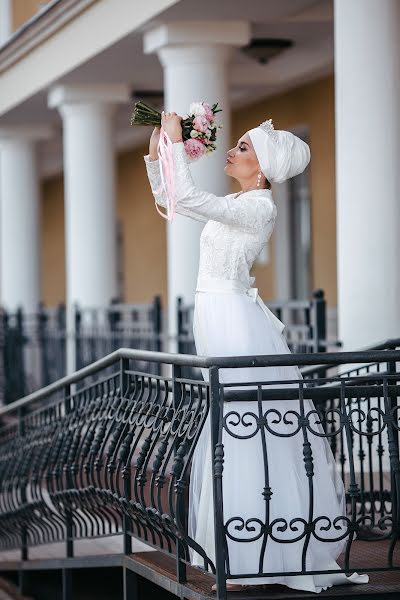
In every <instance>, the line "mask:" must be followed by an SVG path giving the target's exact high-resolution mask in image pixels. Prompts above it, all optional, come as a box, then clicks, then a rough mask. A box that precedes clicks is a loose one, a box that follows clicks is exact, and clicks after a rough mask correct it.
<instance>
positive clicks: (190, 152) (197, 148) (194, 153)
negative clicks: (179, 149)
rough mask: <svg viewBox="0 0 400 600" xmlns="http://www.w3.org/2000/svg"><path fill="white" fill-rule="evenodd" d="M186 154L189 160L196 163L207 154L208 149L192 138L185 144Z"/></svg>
mask: <svg viewBox="0 0 400 600" xmlns="http://www.w3.org/2000/svg"><path fill="white" fill-rule="evenodd" d="M184 146H185V150H186V154H187V156H188V158H189V160H191V161H194V160H197V159H198V158H201V157H202V156H203V154H205V151H206V147H205V146H204V144H202V143H201V142H200V141H199V140H196V139H194V138H193V139H192V138H190V139H189V140H186V141H185V142H184Z"/></svg>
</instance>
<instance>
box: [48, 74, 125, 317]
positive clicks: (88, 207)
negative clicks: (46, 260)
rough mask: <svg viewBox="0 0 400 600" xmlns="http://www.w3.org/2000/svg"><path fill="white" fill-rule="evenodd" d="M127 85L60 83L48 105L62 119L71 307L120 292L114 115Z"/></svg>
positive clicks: (106, 299)
mask: <svg viewBox="0 0 400 600" xmlns="http://www.w3.org/2000/svg"><path fill="white" fill-rule="evenodd" d="M128 100H129V95H128V92H127V89H126V88H125V86H117V85H113V86H57V87H55V88H53V89H52V90H51V91H50V94H49V99H48V103H49V106H50V107H51V108H55V107H57V108H58V109H59V111H60V113H61V116H62V119H63V135H64V138H63V144H64V181H65V183H64V185H65V228H66V236H65V239H66V289H67V305H68V306H71V305H73V304H75V303H78V304H79V305H80V306H83V307H85V306H86V307H93V308H94V307H99V306H105V305H107V304H109V302H110V301H111V299H112V298H113V297H115V296H116V295H117V265H116V217H115V164H114V144H113V124H112V116H113V113H114V109H115V107H116V104H117V102H127V101H128Z"/></svg>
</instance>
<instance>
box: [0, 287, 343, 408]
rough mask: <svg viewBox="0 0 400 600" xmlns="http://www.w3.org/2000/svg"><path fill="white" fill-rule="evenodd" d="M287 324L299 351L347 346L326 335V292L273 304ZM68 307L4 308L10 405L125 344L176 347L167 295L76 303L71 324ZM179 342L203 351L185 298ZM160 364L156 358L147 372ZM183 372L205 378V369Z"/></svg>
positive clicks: (2, 336) (2, 354)
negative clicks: (94, 305)
mask: <svg viewBox="0 0 400 600" xmlns="http://www.w3.org/2000/svg"><path fill="white" fill-rule="evenodd" d="M269 307H270V308H271V310H273V311H274V312H275V314H276V315H277V316H278V318H280V319H281V320H283V321H284V323H285V325H286V327H285V330H284V336H285V339H286V341H287V343H288V346H289V348H290V349H291V351H292V352H323V351H326V350H327V349H333V348H334V347H335V346H339V345H340V343H339V342H338V341H336V340H328V339H327V335H326V303H325V298H324V293H323V291H322V290H316V291H315V292H314V293H313V295H312V298H311V300H291V301H285V302H272V303H269ZM67 321H68V319H67V314H66V310H65V306H64V305H60V306H58V307H57V308H47V307H44V306H43V305H41V306H40V307H39V310H38V312H37V313H35V314H26V313H24V312H23V311H22V310H18V311H16V312H15V313H8V312H6V311H4V310H2V311H0V370H1V369H2V371H3V376H2V375H1V372H0V394H1V396H2V398H3V401H4V402H5V403H9V402H12V401H14V400H17V399H18V398H22V397H23V396H25V395H26V394H29V393H31V392H33V391H35V390H37V389H40V388H41V387H44V386H46V385H48V384H49V383H52V382H53V381H56V380H57V379H60V378H61V377H64V376H65V375H66V374H67V373H70V372H73V371H75V370H76V369H81V368H82V367H84V366H86V365H89V364H91V363H93V362H95V361H96V360H98V359H100V358H102V357H104V356H107V355H108V354H110V353H111V352H113V351H115V350H117V349H118V348H122V347H126V348H137V349H141V350H154V351H157V352H162V351H164V352H165V351H168V350H169V347H168V343H169V340H170V339H171V338H170V337H169V335H168V333H167V331H166V327H165V325H166V324H165V319H164V314H163V310H162V306H161V299H160V297H159V296H155V298H154V300H153V302H152V303H143V304H122V303H119V304H118V303H113V304H111V305H110V306H108V307H105V308H103V309H100V308H96V309H90V308H79V307H78V306H76V307H74V308H73V312H72V314H71V318H70V322H69V323H67ZM177 323H178V332H177V346H178V352H179V353H180V354H196V349H195V344H194V339H193V331H192V324H193V305H185V304H184V303H183V301H182V299H181V298H178V300H177ZM154 368H156V369H157V368H159V367H158V363H149V364H148V365H147V366H146V370H149V369H154ZM183 374H184V375H187V376H188V377H191V378H196V379H201V378H202V375H201V371H200V369H198V368H193V369H191V370H190V369H188V368H184V369H183Z"/></svg>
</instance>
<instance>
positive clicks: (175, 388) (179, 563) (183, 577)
mask: <svg viewBox="0 0 400 600" xmlns="http://www.w3.org/2000/svg"><path fill="white" fill-rule="evenodd" d="M180 377H182V367H181V366H180V365H172V401H173V405H174V409H175V414H176V412H177V411H178V410H179V405H180V403H181V397H182V384H181V383H179V382H178V381H177V379H179V378H180ZM176 453H177V446H176V444H175V443H174V456H175V455H176ZM176 497H177V503H176V517H177V519H178V520H179V522H180V523H182V524H183V523H185V507H184V497H183V494H180V493H178V494H177V496H176ZM184 557H185V551H184V546H183V542H182V540H180V539H179V538H178V537H177V538H176V578H177V580H178V583H184V582H185V581H187V573H186V564H185V563H184V562H183V560H182V559H184Z"/></svg>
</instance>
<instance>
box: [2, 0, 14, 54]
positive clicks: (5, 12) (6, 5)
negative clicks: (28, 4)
mask: <svg viewBox="0 0 400 600" xmlns="http://www.w3.org/2000/svg"><path fill="white" fill-rule="evenodd" d="M11 12H12V8H11V0H0V46H1V45H2V44H5V43H6V41H7V40H8V38H9V37H10V35H11V29H12V23H11V21H12V18H11Z"/></svg>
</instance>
